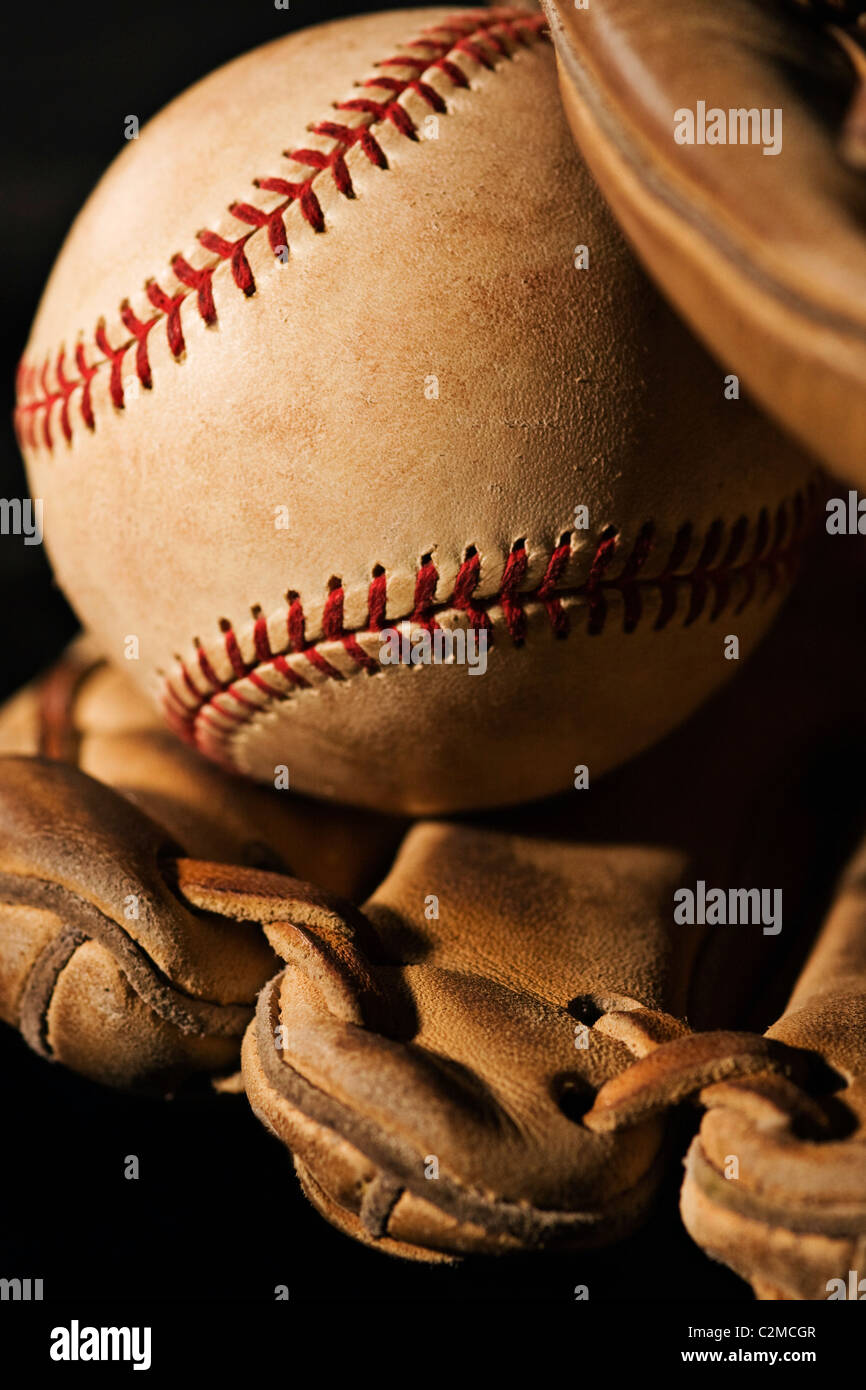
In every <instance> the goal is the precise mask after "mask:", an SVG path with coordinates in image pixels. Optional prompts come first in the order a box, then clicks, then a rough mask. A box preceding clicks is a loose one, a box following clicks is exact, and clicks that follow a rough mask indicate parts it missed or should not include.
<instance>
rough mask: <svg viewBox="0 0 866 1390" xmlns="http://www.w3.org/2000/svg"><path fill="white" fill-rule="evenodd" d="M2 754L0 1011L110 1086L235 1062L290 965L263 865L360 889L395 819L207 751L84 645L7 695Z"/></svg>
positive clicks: (158, 1081)
mask: <svg viewBox="0 0 866 1390" xmlns="http://www.w3.org/2000/svg"><path fill="white" fill-rule="evenodd" d="M0 754H2V755H6V756H0V1017H2V1018H4V1019H5V1020H6V1021H7V1022H8V1023H11V1024H13V1025H14V1026H15V1027H18V1028H20V1030H21V1032H22V1033H23V1035H24V1037H25V1038H26V1039H27V1041H28V1042H29V1043H30V1045H31V1046H32V1047H33V1048H35V1050H36V1051H37V1052H39V1053H41V1054H42V1055H43V1056H45V1057H47V1058H50V1059H52V1060H55V1061H60V1062H63V1063H64V1064H65V1065H66V1066H69V1067H71V1068H73V1069H74V1070H76V1071H79V1072H82V1073H83V1074H84V1075H86V1076H89V1077H91V1078H92V1079H94V1080H97V1081H102V1082H105V1083H108V1084H111V1085H117V1086H147V1087H159V1088H167V1087H171V1086H173V1085H175V1083H176V1082H177V1081H178V1080H179V1079H180V1078H181V1077H183V1076H184V1075H187V1074H188V1073H190V1072H194V1071H207V1072H213V1073H225V1072H227V1071H232V1070H236V1068H237V1062H238V1053H239V1047H240V1039H241V1036H242V1034H243V1030H244V1028H245V1026H246V1024H247V1021H248V1020H249V1018H250V1016H251V1014H252V1010H253V1006H254V1002H255V997H256V993H257V991H258V990H259V989H260V988H261V987H262V985H264V984H265V982H266V981H267V980H268V979H269V978H270V976H271V975H272V974H273V973H274V970H275V969H276V965H277V962H276V959H275V957H274V956H273V953H272V952H271V950H270V948H269V947H268V945H267V942H266V941H265V939H264V936H263V934H262V932H261V929H260V922H259V918H258V917H257V916H256V909H255V907H254V906H253V907H251V906H250V904H251V903H252V902H253V897H252V893H253V888H254V886H255V885H256V884H258V882H259V878H258V873H259V871H260V870H261V869H262V867H265V869H266V870H271V871H272V870H275V869H279V870H280V871H281V874H282V875H285V874H287V873H289V872H298V873H300V874H302V875H303V877H304V879H305V880H306V879H314V880H315V881H316V882H318V883H320V884H322V885H323V886H324V887H325V888H326V889H329V890H330V891H335V892H345V893H348V894H355V895H357V894H359V893H363V891H364V890H365V887H366V886H367V885H369V884H370V883H372V882H375V880H376V877H377V874H379V873H380V872H381V866H382V865H383V864H384V863H386V862H387V861H388V859H389V858H390V856H391V854H392V853H393V847H394V844H395V843H396V840H397V839H398V837H399V834H400V831H401V826H400V823H399V822H396V821H391V820H389V819H387V818H385V817H376V816H374V815H370V814H365V815H363V816H360V815H356V814H354V813H352V812H348V811H345V810H342V809H341V808H339V807H334V806H328V807H326V806H322V805H319V804H316V803H312V802H309V801H307V800H306V799H304V798H298V797H294V796H290V795H289V794H288V793H280V792H277V791H270V790H268V789H266V788H264V787H261V786H258V785H255V784H253V783H250V782H246V781H241V780H240V779H234V778H232V777H230V776H228V775H227V774H225V773H223V772H222V771H220V770H219V769H217V768H215V767H214V766H213V765H212V764H209V763H206V762H205V761H204V760H203V759H200V758H199V757H198V756H197V755H195V754H194V753H192V752H191V751H190V750H189V749H187V748H185V747H184V746H183V745H182V744H180V743H179V742H178V740H177V739H175V737H174V736H173V735H172V734H171V733H169V732H168V731H167V730H166V729H165V728H164V727H163V726H162V725H161V724H160V723H159V721H158V719H157V717H156V716H155V715H153V713H152V712H151V711H150V709H149V708H148V707H147V706H146V704H145V703H144V702H143V700H142V699H141V697H140V696H138V695H137V694H136V693H135V692H134V691H133V690H132V688H131V687H130V686H129V685H128V684H127V683H126V682H125V681H124V679H123V678H122V677H121V676H120V675H118V674H117V673H115V672H113V671H112V670H110V669H109V668H108V667H107V666H105V665H104V664H103V663H101V662H100V661H98V660H97V659H95V658H94V657H93V656H92V654H91V653H90V650H89V648H88V646H87V644H86V643H77V644H75V645H74V646H73V648H72V649H71V650H70V652H69V653H67V655H66V657H65V658H64V659H63V660H62V661H61V662H60V663H59V664H58V665H57V666H56V667H55V668H54V669H53V670H52V671H51V672H50V673H49V674H48V676H47V677H46V678H44V679H43V680H41V681H39V682H37V684H36V685H35V686H33V687H31V688H29V689H27V690H25V691H24V692H22V694H21V695H19V696H18V697H16V699H14V700H13V701H12V702H11V703H10V704H9V705H8V706H7V707H6V708H5V709H4V710H3V711H2V712H0ZM10 755H11V756H10ZM15 755H17V756H15ZM22 755H29V756H22ZM33 755H36V756H33ZM265 877H267V873H266V874H265ZM214 881H218V882H219V884H220V888H221V896H220V905H219V907H218V908H217V910H216V911H211V910H210V901H211V899H210V896H209V894H210V889H211V885H212V883H213V882H214ZM287 881H291V880H287ZM228 887H231V888H232V889H233V890H234V893H235V897H234V898H232V897H231V895H229V896H227V893H226V890H227V888H228Z"/></svg>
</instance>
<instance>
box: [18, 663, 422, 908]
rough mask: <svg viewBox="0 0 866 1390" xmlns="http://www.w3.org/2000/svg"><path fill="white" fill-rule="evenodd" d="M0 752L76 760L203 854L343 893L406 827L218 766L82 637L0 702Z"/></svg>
mask: <svg viewBox="0 0 866 1390" xmlns="http://www.w3.org/2000/svg"><path fill="white" fill-rule="evenodd" d="M3 754H41V755H42V756H45V757H49V758H60V759H62V760H64V761H66V762H69V763H71V764H73V765H74V766H76V767H80V768H81V770H82V771H83V772H86V773H88V775H89V776H91V777H94V778H96V780H97V781H99V782H103V783H105V784H106V785H107V786H110V787H114V788H115V789H116V790H117V791H118V792H120V793H121V794H122V795H123V796H125V797H126V798H127V799H128V800H130V801H132V802H133V803H134V804H135V805H136V806H137V807H139V809H140V810H142V811H144V812H145V813H146V814H147V815H148V816H149V817H151V818H152V819H153V820H155V821H157V822H158V824H160V825H161V826H162V827H163V829H164V830H165V831H166V833H167V834H168V835H169V836H170V837H171V838H172V839H173V840H174V841H176V842H177V843H178V844H179V845H182V846H183V847H184V850H185V851H186V853H187V854H190V855H193V856H195V857H196V858H198V859H212V860H218V861H224V862H227V863H230V864H246V865H250V866H255V867H259V868H267V869H274V870H279V871H281V872H285V873H291V874H294V875H295V876H297V877H298V878H303V879H312V880H313V881H314V882H316V883H319V884H320V885H321V886H322V887H323V888H324V889H327V890H328V891H330V892H333V893H340V894H344V895H346V896H347V897H358V896H359V895H363V894H364V892H366V891H368V890H369V888H371V887H372V886H373V884H374V883H376V882H377V881H378V878H379V877H380V876H381V873H382V872H383V870H384V869H385V867H386V866H387V864H388V863H389V862H390V859H391V857H392V856H393V852H394V849H395V848H396V846H397V844H398V842H399V840H400V837H401V835H402V832H403V826H404V823H403V822H402V821H401V820H400V819H398V818H396V817H389V816H383V815H377V814H376V813H375V812H373V811H367V812H365V814H364V815H359V814H357V813H356V812H354V811H351V810H348V809H347V808H346V807H343V806H338V805H335V804H332V805H323V804H322V803H320V802H317V801H311V800H309V799H308V798H306V797H302V796H299V795H298V794H297V793H296V792H293V791H292V790H291V789H289V790H286V791H276V790H274V789H273V788H266V787H261V786H258V785H256V784H255V783H253V782H249V781H246V780H244V779H240V778H237V777H231V776H229V775H228V774H227V773H225V772H223V771H222V769H220V768H217V767H214V766H213V764H212V763H210V762H208V761H207V760H206V759H204V758H201V757H199V756H198V755H197V754H196V753H195V752H193V751H192V750H191V749H189V748H188V747H186V746H184V745H183V744H182V743H180V742H179V741H178V740H177V739H176V738H174V737H173V736H172V735H171V734H170V733H169V731H168V730H167V729H166V728H165V725H164V724H163V722H162V720H161V719H160V718H159V716H158V715H157V714H156V713H155V711H154V710H153V708H152V707H151V706H150V705H149V703H148V702H147V700H145V699H144V698H143V697H142V696H141V694H140V693H139V692H138V691H137V690H136V688H135V686H134V685H132V684H131V682H130V681H129V679H128V678H127V677H126V676H125V675H124V674H123V673H122V672H120V671H117V670H115V669H113V668H111V667H110V666H107V665H106V663H105V662H104V661H103V660H102V659H101V658H100V657H99V656H98V655H97V654H96V651H95V649H94V645H93V643H92V641H88V640H86V639H78V640H77V641H76V642H74V643H73V644H72V645H71V646H70V648H69V649H68V651H67V652H66V653H65V654H64V656H63V657H62V658H61V659H60V660H59V661H58V662H57V663H55V665H54V666H53V667H52V668H51V670H50V671H49V672H47V673H46V674H45V675H44V676H42V677H40V678H39V679H38V680H36V681H34V682H33V683H32V684H31V685H29V686H28V687H26V688H25V689H24V690H22V691H20V692H19V694H18V695H16V696H14V697H13V698H12V699H11V700H10V701H8V702H7V704H6V705H4V706H3V707H2V708H0V755H3Z"/></svg>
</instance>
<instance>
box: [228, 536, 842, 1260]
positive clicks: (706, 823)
mask: <svg viewBox="0 0 866 1390" xmlns="http://www.w3.org/2000/svg"><path fill="white" fill-rule="evenodd" d="M816 558H817V564H816V566H815V568H813V569H810V571H809V574H808V578H806V579H805V580H804V584H803V585H802V586H801V588H800V589H799V590H798V593H797V596H796V599H795V601H794V604H793V607H792V609H790V610H789V611H788V612H787V613H786V614H785V617H784V618H783V620H782V622H781V624H780V627H779V628H778V629H777V631H776V632H775V633H774V634H773V636H772V638H771V639H770V641H769V643H768V644H767V647H766V648H765V649H764V651H763V652H762V653H761V654H760V655H759V656H758V657H757V658H756V661H755V664H754V665H753V666H752V668H751V669H750V670H749V671H748V672H746V673H744V675H743V677H742V679H741V681H740V682H739V683H738V684H737V685H736V686H735V687H733V688H732V689H730V690H729V691H727V692H725V694H724V695H723V696H719V697H717V699H716V700H715V701H714V702H713V704H712V706H711V707H709V708H708V709H707V710H706V711H705V712H704V713H703V714H702V715H701V716H699V717H698V718H696V719H695V720H693V721H691V723H690V724H689V725H688V726H687V727H686V728H684V729H683V730H681V731H680V732H679V733H678V734H676V735H674V736H672V737H671V738H670V739H669V740H667V742H666V743H665V744H663V745H662V746H660V747H659V748H657V749H655V750H653V752H651V753H649V754H647V755H645V756H644V758H642V759H640V760H638V761H637V762H635V763H632V764H631V765H630V766H629V767H627V768H624V769H622V770H621V771H620V772H618V773H616V774H614V775H612V776H611V777H609V778H607V779H605V780H604V782H603V784H602V785H601V786H597V787H595V788H594V789H592V790H591V792H589V793H578V792H575V793H573V795H572V797H571V798H570V799H568V800H559V801H556V802H553V803H549V804H548V805H547V806H546V807H535V808H525V809H523V810H520V811H514V812H511V813H509V814H507V815H500V816H499V817H495V818H491V817H488V818H485V819H483V820H479V819H474V820H469V821H462V822H444V823H431V822H420V823H418V824H416V825H415V826H413V828H412V829H411V830H410V832H409V834H408V835H407V838H406V840H405V841H404V843H403V845H402V847H401V850H400V852H399V854H398V856H397V859H396V862H395V864H394V867H393V869H392V870H391V872H390V873H389V875H388V876H387V878H386V879H385V881H384V883H383V884H382V886H381V887H380V888H379V889H378V890H377V891H376V892H375V893H374V894H373V895H372V897H371V898H370V899H369V900H368V901H367V903H366V904H365V906H364V913H363V918H360V919H359V918H358V916H357V914H356V915H354V916H352V917H351V918H349V917H346V918H344V919H342V920H338V921H336V922H335V921H334V920H333V918H331V919H330V920H328V921H327V922H324V921H322V922H317V921H316V920H315V919H314V918H313V917H312V916H311V913H310V909H309V906H308V904H307V903H306V900H305V896H304V894H303V892H301V893H299V895H298V898H297V901H296V902H295V903H294V904H292V903H291V902H289V903H287V906H286V909H285V910H286V915H287V924H283V925H281V926H279V927H278V928H275V927H269V928H266V930H267V932H268V939H269V940H270V942H271V944H272V946H273V947H274V949H275V951H276V952H277V953H278V954H279V955H280V956H282V957H283V959H284V960H285V962H286V968H285V969H284V971H283V973H282V974H281V975H280V976H279V977H277V979H276V980H275V981H274V982H273V983H272V984H271V985H269V986H268V988H267V989H265V990H263V991H262V993H261V995H260V997H259V1003H258V1008H257V1016H256V1021H255V1023H253V1024H251V1025H250V1027H249V1030H248V1032H247V1034H246V1037H245V1040H244V1045H243V1053H242V1065H243V1072H244V1080H245V1086H246V1090H247V1094H248V1096H249V1098H250V1102H251V1104H252V1106H253V1108H254V1110H255V1111H256V1113H257V1114H258V1115H259V1117H260V1118H261V1119H262V1120H263V1122H264V1123H265V1124H266V1125H267V1126H268V1127H269V1128H270V1129H271V1130H272V1131H273V1132H274V1133H275V1134H276V1135H277V1136H278V1137H279V1138H280V1139H281V1140H282V1141H283V1142H284V1143H285V1144H286V1145H287V1146H288V1147H289V1148H290V1149H291V1150H292V1153H293V1155H294V1157H295V1164H296V1167H297V1171H298V1173H299V1176H300V1178H301V1181H302V1183H303V1186H304V1189H305V1191H306V1192H307V1194H308V1196H309V1197H310V1198H311V1200H312V1201H313V1202H314V1204H315V1205H316V1206H317V1207H319V1209H320V1210H321V1211H322V1212H323V1214H324V1215H325V1216H326V1217H328V1219H329V1220H331V1221H333V1222H334V1223H335V1224H337V1225H338V1226H339V1227H340V1228H341V1229H343V1230H344V1231H346V1232H348V1233H349V1234H352V1235H354V1236H355V1237H357V1238H358V1239H360V1240H362V1241H365V1242H368V1243H372V1244H374V1245H376V1247H377V1248H380V1249H382V1250H385V1251H388V1252H390V1253H394V1254H400V1255H404V1256H410V1257H415V1258H442V1257H453V1256H454V1255H457V1254H461V1253H466V1252H469V1251H485V1252H488V1253H491V1252H498V1253H502V1252H505V1251H508V1250H515V1249H522V1248H542V1247H543V1248H551V1247H557V1246H563V1245H573V1244H592V1243H598V1242H600V1241H603V1240H608V1239H612V1238H614V1237H616V1236H618V1235H621V1234H623V1233H624V1232H625V1231H626V1230H628V1229H629V1228H630V1227H631V1226H633V1225H634V1224H635V1222H636V1221H638V1220H639V1218H640V1217H641V1215H642V1214H643V1213H644V1212H645V1211H646V1209H647V1206H648V1204H649V1202H650V1200H651V1198H652V1194H653V1189H654V1187H655V1184H656V1181H657V1179H658V1176H659V1171H660V1167H661V1164H662V1162H663V1157H662V1156H663V1153H664V1148H663V1138H664V1117H665V1114H666V1112H667V1111H668V1110H669V1109H670V1107H671V1106H672V1105H673V1104H676V1103H677V1102H678V1101H680V1100H683V1099H685V1098H687V1097H691V1096H696V1095H697V1094H698V1093H699V1092H701V1091H702V1090H703V1089H704V1088H706V1087H707V1086H708V1085H709V1084H711V1083H715V1082H718V1081H720V1080H722V1079H725V1078H728V1079H731V1078H733V1079H736V1078H746V1077H750V1076H756V1075H758V1074H760V1075H761V1076H763V1077H765V1076H767V1075H769V1076H770V1077H771V1078H780V1082H779V1084H785V1085H794V1084H800V1083H802V1084H808V1082H809V1080H810V1074H809V1072H808V1068H805V1069H804V1068H803V1067H802V1066H801V1065H800V1062H801V1060H802V1059H800V1058H799V1057H798V1056H797V1055H796V1049H793V1048H791V1047H790V1046H788V1045H787V1042H788V1040H787V1039H784V1041H783V1040H782V1039H779V1040H778V1041H777V1040H775V1039H772V1040H765V1039H762V1038H760V1037H755V1036H752V1035H751V1034H740V1033H736V1032H732V1031H731V1027H732V1025H734V1024H736V1023H737V1022H738V1020H740V1019H741V1018H743V1017H744V1015H745V1012H746V1010H747V1007H749V1006H752V1005H754V1003H755V1001H756V1000H757V999H760V997H761V995H762V993H763V991H764V990H765V989H766V988H767V986H768V984H772V983H773V982H774V981H777V980H778V979H779V978H781V977H783V975H784V972H785V970H786V969H787V970H792V969H793V968H794V967H795V964H796V959H797V952H798V950H802V944H801V939H800V934H801V933H802V932H803V931H804V930H806V931H808V929H809V927H810V926H811V925H812V924H813V923H814V921H815V918H816V914H818V913H820V911H821V908H822V905H823V902H824V901H825V899H826V896H827V894H828V893H829V891H830V886H831V885H830V876H831V874H832V868H833V860H834V852H833V851H831V852H830V853H829V854H828V853H827V852H826V851H825V852H824V853H823V854H821V855H818V854H816V853H815V846H816V844H817V843H818V842H819V840H820V841H821V842H822V843H823V844H824V845H831V846H834V848H835V853H836V854H837V855H838V853H839V852H841V850H842V848H843V846H844V844H845V843H846V841H847V840H848V839H849V838H850V836H851V833H852V816H853V814H854V810H853V808H852V806H851V803H850V801H847V800H846V798H845V797H843V796H841V795H838V791H837V787H836V782H835V779H834V778H833V776H832V758H833V755H834V754H833V750H834V749H835V747H836V741H837V739H842V738H843V737H844V738H846V739H847V738H848V737H849V736H850V731H851V730H852V729H855V728H859V729H860V730H861V731H862V718H863V716H862V709H863V695H864V690H866V679H864V670H863V662H862V661H859V660H856V659H855V660H853V661H852V662H851V665H850V670H849V673H848V674H849V676H850V679H848V680H846V681H845V682H843V683H839V684H834V683H833V682H828V681H827V680H826V671H827V669H828V668H832V662H833V661H834V660H835V659H836V654H837V652H838V649H839V648H838V644H839V640H840V634H842V633H847V632H848V631H849V630H851V627H852V625H853V621H854V618H855V615H859V614H860V613H861V612H862V605H863V579H862V570H861V571H859V572H858V569H857V567H856V566H855V567H854V569H853V571H851V570H849V568H848V563H847V562H848V560H849V558H851V552H850V551H849V552H847V553H845V554H843V553H842V552H840V550H839V549H838V547H836V548H834V545H833V542H832V541H829V540H828V539H826V538H825V540H824V544H823V546H822V547H821V548H820V550H819V553H818V556H817V557H816ZM831 596H833V597H832V599H831ZM804 650H807V651H808V653H809V656H808V660H807V661H806V662H804V660H803V652H804ZM795 691H796V698H795V696H794V692H795ZM769 727H772V728H773V737H772V738H767V735H766V730H767V728H769ZM696 769H699V775H697V776H696ZM698 878H702V879H704V880H705V881H706V882H707V883H708V884H719V885H723V886H725V887H734V886H745V887H748V886H753V885H761V886H763V887H770V886H772V887H778V888H781V889H782V890H783V902H784V925H783V928H782V931H781V933H780V934H779V935H778V936H770V935H764V934H763V932H762V931H761V929H760V927H755V926H748V925H738V926H726V927H715V928H712V927H703V928H702V927H700V926H686V925H679V924H677V923H676V922H675V920H674V916H673V905H674V898H673V895H674V892H675V891H676V889H677V888H679V887H682V886H689V885H692V886H693V885H694V884H695V881H696V879H698ZM431 895H432V897H431ZM433 907H435V909H436V910H437V911H438V916H431V915H429V914H430V913H431V912H432V910H433ZM581 1024H584V1025H586V1029H587V1030H588V1031H587V1032H585V1033H584V1034H581V1033H580V1025H581ZM581 1036H582V1037H584V1038H585V1040H586V1042H587V1045H586V1046H585V1047H578V1046H576V1038H578V1037H581ZM433 1160H436V1162H437V1163H438V1175H436V1174H435V1172H434V1169H433V1167H432V1166H431V1165H432V1162H433ZM431 1173H434V1175H433V1176H431Z"/></svg>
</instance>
